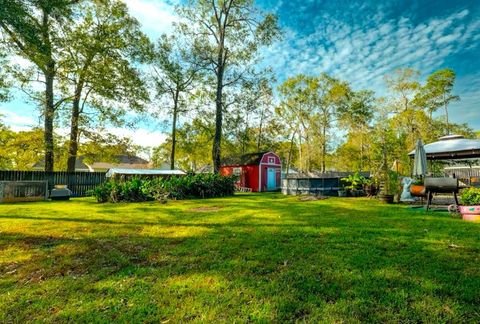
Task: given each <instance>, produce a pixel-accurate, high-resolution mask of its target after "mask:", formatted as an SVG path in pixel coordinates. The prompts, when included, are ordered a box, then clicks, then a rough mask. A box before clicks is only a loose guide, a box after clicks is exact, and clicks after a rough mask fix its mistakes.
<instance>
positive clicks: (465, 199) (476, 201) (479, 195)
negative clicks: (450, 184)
mask: <svg viewBox="0 0 480 324" xmlns="http://www.w3.org/2000/svg"><path fill="white" fill-rule="evenodd" d="M460 198H461V199H462V204H464V205H467V206H477V205H480V188H467V189H464V190H462V194H461V196H460Z"/></svg>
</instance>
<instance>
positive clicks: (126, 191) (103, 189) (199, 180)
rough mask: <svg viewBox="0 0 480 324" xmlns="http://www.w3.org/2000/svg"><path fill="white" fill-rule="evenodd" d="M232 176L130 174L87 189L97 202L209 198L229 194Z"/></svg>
mask: <svg viewBox="0 0 480 324" xmlns="http://www.w3.org/2000/svg"><path fill="white" fill-rule="evenodd" d="M236 181H237V179H236V177H235V176H221V175H218V174H197V175H187V176H184V177H171V178H158V179H155V180H149V179H142V178H133V179H131V180H127V181H122V182H116V181H108V182H106V183H104V184H102V185H100V186H98V187H97V188H95V189H94V190H92V191H91V195H93V196H94V197H95V198H96V199H97V201H98V202H101V203H102V202H107V201H109V202H122V201H124V202H142V201H149V200H157V201H160V202H165V201H166V199H167V198H171V199H191V198H213V197H223V196H231V195H233V194H234V191H235V182H236Z"/></svg>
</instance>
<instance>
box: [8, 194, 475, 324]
mask: <svg viewBox="0 0 480 324" xmlns="http://www.w3.org/2000/svg"><path fill="white" fill-rule="evenodd" d="M303 320H305V321H310V322H318V321H324V322H357V321H365V322H372V321H375V322H391V321H397V322H398V321H403V322H420V321H423V322H447V321H451V322H479V321H480V224H478V223H468V222H464V221H462V220H459V219H452V218H450V216H449V215H448V214H447V213H428V214H426V213H425V212H424V211H420V210H412V209H408V208H406V207H403V206H394V205H382V204H379V203H378V202H376V201H375V200H369V199H363V198H350V199H347V198H345V199H340V198H329V199H327V200H323V201H305V202H302V201H299V200H298V198H297V197H285V196H282V195H280V194H240V195H237V196H235V197H231V198H223V199H210V200H192V201H171V202H168V203H167V204H166V205H160V204H157V203H138V204H115V205H114V204H97V203H95V202H94V200H93V199H91V198H85V199H74V200H72V201H68V202H42V203H21V204H3V205H0V322H2V323H4V322H25V321H47V322H52V321H54V322H63V321H75V322H77V321H80V322H110V321H121V322H126V321H128V322H140V321H145V322H159V321H161V322H163V321H170V322H179V321H198V322H204V321H205V322H206V321H215V322H217V321H223V322H226V321H228V322H231V321H240V322H244V321H263V322H271V321H275V322H279V321H303Z"/></svg>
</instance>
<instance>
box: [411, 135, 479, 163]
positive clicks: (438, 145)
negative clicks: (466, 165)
mask: <svg viewBox="0 0 480 324" xmlns="http://www.w3.org/2000/svg"><path fill="white" fill-rule="evenodd" d="M423 148H424V149H425V152H426V153H427V158H428V159H449V158H450V159H461V158H474V157H480V140H479V139H466V138H463V136H461V135H450V136H444V137H441V138H440V140H439V141H437V142H433V143H430V144H426V145H424V146H423ZM408 155H410V156H414V155H415V150H413V151H411V152H410V153H408Z"/></svg>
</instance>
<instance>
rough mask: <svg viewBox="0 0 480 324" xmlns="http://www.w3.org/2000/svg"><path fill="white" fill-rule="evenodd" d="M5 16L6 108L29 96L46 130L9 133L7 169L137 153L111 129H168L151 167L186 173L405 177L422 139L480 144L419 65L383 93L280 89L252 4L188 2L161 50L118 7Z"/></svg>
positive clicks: (10, 0) (5, 7) (4, 156)
mask: <svg viewBox="0 0 480 324" xmlns="http://www.w3.org/2000/svg"><path fill="white" fill-rule="evenodd" d="M0 7H1V8H2V10H1V11H0V37H1V43H0V67H1V69H0V100H3V101H5V100H10V99H12V94H13V93H16V92H18V91H21V92H22V93H23V94H24V95H25V96H27V98H29V101H30V102H31V103H32V106H34V107H36V108H37V110H38V111H37V112H38V116H39V118H40V119H41V120H42V123H41V124H42V127H41V128H38V129H34V130H31V131H25V132H13V131H12V130H10V129H8V127H6V126H5V125H3V126H1V128H0V142H1V144H2V145H1V146H0V150H1V152H0V157H1V158H0V168H6V169H9V168H13V169H28V168H29V167H30V166H31V164H33V163H34V162H36V161H38V160H39V159H44V160H45V170H47V171H50V170H53V169H56V170H68V171H73V170H74V165H75V163H74V162H75V159H76V157H77V156H79V155H83V156H87V157H89V158H91V159H94V158H99V157H103V158H108V156H113V155H115V154H119V153H128V154H135V153H138V152H137V151H138V149H139V148H138V147H135V146H133V145H132V143H131V142H130V141H128V140H124V139H119V138H115V137H114V136H113V135H109V134H108V132H106V131H105V129H108V128H109V127H129V126H134V125H138V124H139V123H142V122H143V123H148V122H152V123H157V122H158V121H161V120H165V119H166V120H167V123H168V125H169V126H170V127H171V128H170V130H169V131H168V134H169V136H168V138H167V140H166V142H164V143H163V144H162V145H160V146H159V147H156V148H155V149H154V150H153V153H152V160H153V162H154V164H156V165H160V164H162V163H164V162H168V163H169V164H170V167H171V168H180V169H184V170H191V171H198V170H199V169H204V168H205V166H208V165H210V166H212V170H213V171H218V169H219V167H220V164H221V158H223V157H225V156H231V155H239V154H243V153H247V152H253V151H263V150H271V151H275V152H277V153H278V154H280V155H281V157H282V158H283V161H284V164H285V167H287V168H296V169H298V170H300V171H302V172H311V171H319V172H322V171H326V170H328V169H336V170H349V171H355V170H359V171H368V170H372V171H378V170H385V169H386V168H389V167H390V166H391V165H392V164H393V163H394V161H397V163H398V165H402V162H403V165H404V167H405V168H408V163H407V161H406V160H407V157H406V152H407V151H408V150H410V149H412V148H413V145H414V143H415V141H416V139H418V138H422V139H423V140H424V141H425V142H429V141H433V140H436V139H437V138H438V137H439V136H441V135H445V134H451V133H460V134H464V135H466V136H474V133H473V132H472V130H471V129H469V128H468V127H467V126H466V125H455V124H452V123H450V122H449V119H448V106H449V104H450V103H451V102H452V101H456V100H459V99H460V98H459V97H458V96H456V95H455V94H454V93H453V86H454V82H455V73H454V71H452V70H450V69H443V70H438V71H436V72H434V73H432V74H431V75H430V76H428V78H426V79H424V80H421V79H420V72H419V71H416V70H413V69H410V68H401V69H398V70H396V71H392V73H391V74H390V75H388V76H386V77H385V84H386V88H387V89H388V92H386V93H385V94H382V96H379V95H378V94H377V95H376V94H375V93H373V92H372V91H370V90H368V89H354V88H352V86H351V85H350V84H349V83H348V82H345V81H344V80H340V79H338V78H336V77H335V76H331V75H327V74H325V73H323V74H320V75H296V76H291V77H289V78H287V79H286V80H281V81H280V80H277V79H276V76H274V75H272V72H271V70H270V69H269V68H268V67H266V66H265V64H264V62H263V61H262V56H261V53H262V52H264V51H263V49H264V48H265V47H268V46H269V45H271V44H272V43H273V42H275V41H277V40H278V39H280V38H281V35H282V31H281V30H280V28H279V26H278V23H277V18H276V17H275V16H274V15H272V14H270V13H266V12H262V11H261V10H259V9H258V8H257V7H256V6H255V5H254V3H253V1H249V0H247V1H245V0H231V1H212V2H206V1H189V2H188V3H185V4H183V5H181V6H179V7H178V8H177V14H178V16H179V20H178V22H177V23H175V26H174V28H173V31H172V33H171V34H170V35H158V37H157V40H156V41H152V40H151V39H149V38H148V37H147V36H146V35H145V34H144V33H143V32H142V31H141V26H140V23H139V22H138V21H137V20H136V19H135V18H134V17H132V16H131V15H130V14H129V12H128V8H127V6H126V5H125V4H124V3H123V2H122V1H119V0H55V1H49V0H45V1H28V0H0ZM159 23H161V22H159ZM18 58H21V59H22V60H21V61H20V60H18ZM14 62H17V63H14ZM18 62H22V63H21V64H20V63H18ZM437 111H441V113H438V112H437ZM138 116H140V117H141V118H142V119H143V120H139V119H138ZM60 129H63V130H65V129H67V130H68V135H67V136H66V137H61V136H59V135H58V133H59V130H60ZM155 140H156V139H152V142H155ZM405 172H408V170H405Z"/></svg>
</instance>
